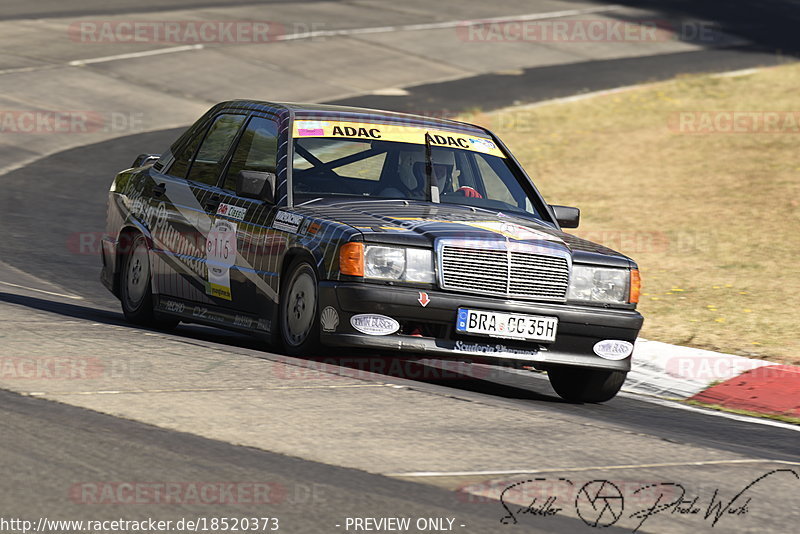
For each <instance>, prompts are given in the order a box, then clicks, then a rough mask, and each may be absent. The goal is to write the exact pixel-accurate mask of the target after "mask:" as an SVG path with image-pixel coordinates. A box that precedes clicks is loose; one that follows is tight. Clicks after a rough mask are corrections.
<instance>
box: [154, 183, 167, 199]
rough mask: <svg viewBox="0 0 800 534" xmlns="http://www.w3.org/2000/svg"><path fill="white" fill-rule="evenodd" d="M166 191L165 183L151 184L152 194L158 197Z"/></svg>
mask: <svg viewBox="0 0 800 534" xmlns="http://www.w3.org/2000/svg"><path fill="white" fill-rule="evenodd" d="M166 192H167V184H158V185H155V186H153V196H154V197H160V196H164V193H166Z"/></svg>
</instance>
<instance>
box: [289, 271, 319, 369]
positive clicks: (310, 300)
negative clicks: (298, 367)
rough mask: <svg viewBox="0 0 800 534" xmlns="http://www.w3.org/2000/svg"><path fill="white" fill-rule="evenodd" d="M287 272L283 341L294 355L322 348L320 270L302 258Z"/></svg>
mask: <svg viewBox="0 0 800 534" xmlns="http://www.w3.org/2000/svg"><path fill="white" fill-rule="evenodd" d="M286 272H287V277H286V282H285V283H284V284H283V286H282V289H281V299H280V300H281V304H280V319H279V320H280V334H281V341H282V342H283V347H284V349H285V350H286V352H287V353H289V354H291V355H292V356H300V355H306V354H309V353H313V352H315V351H316V350H318V349H319V348H320V341H319V322H318V321H317V315H318V314H317V307H318V294H319V291H318V288H319V284H318V283H317V274H316V271H315V270H314V267H312V266H311V264H310V263H308V262H307V261H304V260H299V259H298V260H295V261H293V262H292V264H291V266H290V267H289V269H287V271H286Z"/></svg>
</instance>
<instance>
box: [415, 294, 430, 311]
mask: <svg viewBox="0 0 800 534" xmlns="http://www.w3.org/2000/svg"><path fill="white" fill-rule="evenodd" d="M417 302H419V304H420V306H422V307H423V308H424V307H425V306H427V305H428V304H430V302H431V299H430V298H428V294H427V293H426V292H424V291H420V292H419V299H417Z"/></svg>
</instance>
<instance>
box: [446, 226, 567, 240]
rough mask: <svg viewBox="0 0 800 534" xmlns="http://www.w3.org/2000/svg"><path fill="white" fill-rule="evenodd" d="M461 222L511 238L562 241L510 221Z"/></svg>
mask: <svg viewBox="0 0 800 534" xmlns="http://www.w3.org/2000/svg"><path fill="white" fill-rule="evenodd" d="M459 224H465V225H467V226H472V227H473V228H480V229H481V230H488V231H490V232H494V233H495V234H500V235H502V236H503V237H507V238H509V239H514V240H516V241H556V242H559V243H560V242H561V240H560V239H558V238H557V237H554V236H552V235H550V234H546V233H544V232H541V231H539V230H535V229H533V228H528V227H527V226H521V225H519V224H514V223H508V222H497V221H478V222H468V221H464V222H460V223H459Z"/></svg>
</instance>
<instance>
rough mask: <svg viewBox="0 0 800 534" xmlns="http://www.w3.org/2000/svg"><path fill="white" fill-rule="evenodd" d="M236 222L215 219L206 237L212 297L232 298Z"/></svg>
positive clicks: (235, 251)
mask: <svg viewBox="0 0 800 534" xmlns="http://www.w3.org/2000/svg"><path fill="white" fill-rule="evenodd" d="M237 254H238V251H237V250H236V223H235V222H231V221H228V220H225V219H216V220H215V221H214V226H213V227H212V228H211V230H210V231H209V232H208V237H207V238H206V261H207V263H208V290H209V291H208V292H209V293H210V294H211V296H213V297H217V298H221V299H225V300H233V297H232V295H231V267H233V266H234V265H236V256H237Z"/></svg>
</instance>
